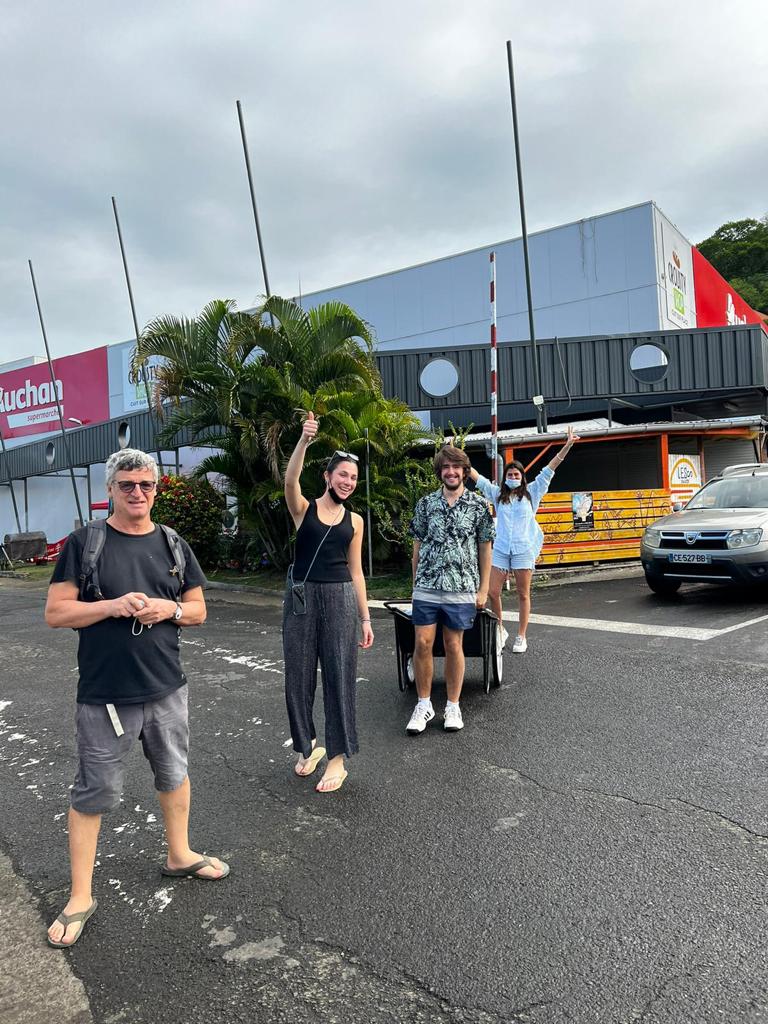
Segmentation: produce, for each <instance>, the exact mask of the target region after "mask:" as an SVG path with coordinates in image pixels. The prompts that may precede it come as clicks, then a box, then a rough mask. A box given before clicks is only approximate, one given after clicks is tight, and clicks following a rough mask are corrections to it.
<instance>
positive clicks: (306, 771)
mask: <svg viewBox="0 0 768 1024" xmlns="http://www.w3.org/2000/svg"><path fill="white" fill-rule="evenodd" d="M324 757H325V747H313V748H312V753H311V754H310V755H309V757H307V758H306V759H305V760H304V764H303V765H302V770H301V771H299V767H298V762H297V764H296V767H295V768H294V769H293V770H294V772H295V773H296V774H297V775H298V776H300V777H301V778H303V777H304V776H305V775H311V774H312V772H313V771H314V770H315V768H317V766H318V765H319V764H320V762H321V761H322V760H323V758H324Z"/></svg>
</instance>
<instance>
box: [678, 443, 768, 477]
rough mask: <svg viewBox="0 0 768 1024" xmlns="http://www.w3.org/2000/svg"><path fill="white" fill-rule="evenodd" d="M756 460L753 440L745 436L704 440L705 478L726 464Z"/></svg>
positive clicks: (713, 474) (715, 473)
mask: <svg viewBox="0 0 768 1024" xmlns="http://www.w3.org/2000/svg"><path fill="white" fill-rule="evenodd" d="M670 447H671V445H670ZM758 461H759V459H758V456H757V453H756V451H755V442H754V441H750V440H749V439H748V438H746V437H713V438H707V439H705V441H704V473H705V477H706V479H707V480H711V479H712V477H713V476H717V475H718V473H722V471H723V470H724V469H725V468H726V466H735V465H738V463H740V462H758Z"/></svg>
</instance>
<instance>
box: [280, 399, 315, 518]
mask: <svg viewBox="0 0 768 1024" xmlns="http://www.w3.org/2000/svg"><path fill="white" fill-rule="evenodd" d="M318 426H319V424H318V421H317V420H316V419H315V414H314V413H313V412H308V413H307V418H306V420H305V421H304V426H303V427H302V428H301V437H300V438H299V443H298V444H297V445H296V447H295V448H294V449H293V454H292V455H291V457H290V459H289V460H288V465H287V466H286V468H285V503H286V505H287V506H288V511H289V512H290V513H291V518H292V519H293V521H294V523H295V524H296V526H297V527H298V526H300V525H301V521H302V519H303V518H304V513H305V512H306V511H307V507H308V505H309V502H308V501H307V499H306V498H305V497H304V495H303V494H302V493H301V483H300V480H301V471H302V469H303V468H304V454H305V452H306V450H307V448H308V447H309V445H310V444H312V441H313V440H314V439H315V435H316V434H317V428H318Z"/></svg>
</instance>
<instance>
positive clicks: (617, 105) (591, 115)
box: [0, 0, 768, 362]
mask: <svg viewBox="0 0 768 1024" xmlns="http://www.w3.org/2000/svg"><path fill="white" fill-rule="evenodd" d="M508 38H511V39H512V41H513V46H514V48H515V62H516V78H517V86H518V110H519V114H520V123H521V135H522V145H523V158H524V163H525V191H526V206H527V213H528V225H529V230H536V229H541V228H545V227H549V226H552V225H556V224H560V223H564V222H566V221H571V220H577V219H579V218H581V217H586V216H590V215H592V214H596V213H603V212H607V211H609V210H612V209H617V208H620V207H623V206H627V205H631V204H634V203H638V202H643V201H646V200H648V199H654V200H655V201H656V202H657V203H658V204H659V206H660V207H661V208H662V210H664V212H665V213H666V214H667V215H668V216H669V217H670V218H671V220H673V221H674V222H675V223H676V224H677V225H678V227H679V228H680V229H681V230H682V232H683V234H684V235H686V236H687V237H688V238H689V239H691V241H694V242H696V241H700V240H701V239H702V238H704V237H706V236H707V235H708V234H710V233H711V231H712V230H713V229H714V228H716V227H717V226H718V225H720V224H721V223H723V222H724V221H726V220H734V219H738V218H741V217H750V216H751V217H759V216H762V215H764V214H765V213H766V212H767V211H768V188H766V182H767V181H768V131H766V127H767V125H768V116H767V115H768V99H766V97H768V48H767V47H766V39H768V4H766V2H765V0H734V3H732V4H730V5H728V6H727V7H726V6H724V5H723V4H722V0H676V2H675V3H667V4H660V3H658V2H654V3H650V2H646V0H632V2H631V3H621V2H619V3H617V2H616V0H610V2H603V0H581V2H580V3H578V4H576V3H573V2H572V0H540V2H538V3H533V2H531V0H527V2H524V0H475V2H474V3H467V0H440V2H437V0H409V2H405V0H323V2H322V3H319V2H318V0H290V2H287V0H273V2H267V0H247V2H246V0H243V2H240V0H218V2H217V3H215V4H214V3H211V2H210V0H205V2H202V0H184V2H176V3H174V2H170V0H165V2H162V3H157V0H153V2H147V0H133V2H132V3H130V4H118V3H116V2H114V0H113V2H107V3H105V2H104V0H92V2H83V0H67V2H66V3H62V2H61V0H40V2H36V0H4V2H3V4H2V14H1V15H0V69H1V70H0V85H1V88H0V111H1V113H2V143H1V146H0V362H2V361H5V360H10V359H16V358H20V357H22V356H27V355H33V354H42V352H43V346H42V341H41V338H40V333H39V324H38V321H37V314H36V310H35V306H34V297H33V293H32V288H31V284H30V278H29V271H28V267H27V262H26V261H27V259H29V258H31V259H32V261H33V263H34V267H35V273H36V276H37V280H38V285H39V288H40V292H41V298H42V302H43V311H44V314H45V319H46V326H47V328H48V334H49V339H50V342H51V347H52V349H53V355H54V356H56V355H63V354H66V353H69V352H76V351H79V350H82V349H86V348H93V347H95V346H97V345H101V344H107V343H112V342H116V341H122V340H126V339H128V338H130V337H131V336H132V333H133V332H132V327H131V319H130V310H129V306H128V300H127V295H126V291H125V284H124V280H123V277H122V268H121V264H120V256H119V250H118V247H117V240H116V235H115V228H114V222H113V220H112V210H111V205H110V196H111V195H113V194H114V195H115V196H116V197H117V200H118V203H119V209H120V216H121V221H122V227H123V234H124V237H125V243H126V247H127V250H128V258H129V263H130V267H131V273H132V278H133V285H134V291H135V295H136V301H137V306H138V315H139V321H140V324H141V325H143V324H144V323H145V322H146V321H148V320H149V319H151V318H152V317H153V316H156V315H159V314H162V313H177V314H181V313H184V314H194V313H195V312H196V311H198V310H199V309H200V308H201V307H202V306H203V305H204V304H205V303H206V302H207V301H208V300H210V299H211V298H214V297H227V298H233V299H235V300H236V301H237V302H238V304H239V305H240V306H241V307H246V306H249V305H251V304H253V303H254V302H255V301H256V300H257V298H258V296H259V295H260V294H262V293H263V290H264V286H263V281H262V277H261V271H260V266H259V261H258V252H257V248H256V241H255V233H254V228H253V220H252V216H251V212H250V205H249V199H248V192H247V182H246V177H245V169H244V161H243V154H242V149H241V143H240V135H239V130H238V126H237V116H236V110H235V101H236V100H237V99H240V100H241V101H242V103H243V106H244V111H245V117H246V125H247V130H248V137H249V143H250V148H251V159H252V163H253V168H254V175H255V180H256V193H257V200H258V204H259V213H260V217H261V223H262V232H263V236H264V242H265V248H266V256H267V262H268V271H269V276H270V283H271V286H272V290H273V291H274V292H277V293H279V294H283V295H288V296H291V295H296V294H297V293H298V292H299V289H300V288H301V290H302V291H303V292H304V293H306V292H309V291H311V290H315V289H318V288H321V287H327V286H330V285H334V284H340V283H343V282H345V281H351V280H355V279H357V278H360V277H367V276H370V275H372V274H376V273H381V272H384V271H387V270H391V269H396V268H398V267H402V266H405V265H408V264H411V263H417V262H421V261H426V260H430V259H433V258H436V257H440V256H444V255H447V254H449V253H452V252H457V251H460V250H463V249H469V248H474V247H476V246H482V245H486V244H489V243H491V242H495V241H499V240H501V239H505V238H512V237H515V236H517V235H519V233H520V219H519V209H518V203H517V191H516V182H515V176H514V155H513V148H512V130H511V115H510V104H509V88H508V79H507V68H506V52H505V41H506V40H507V39H508Z"/></svg>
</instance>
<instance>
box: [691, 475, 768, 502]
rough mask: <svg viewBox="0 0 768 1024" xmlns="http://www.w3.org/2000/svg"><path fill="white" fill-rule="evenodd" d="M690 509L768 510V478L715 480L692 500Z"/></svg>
mask: <svg viewBox="0 0 768 1024" xmlns="http://www.w3.org/2000/svg"><path fill="white" fill-rule="evenodd" d="M685 507H686V509H689V508H768V476H752V475H751V474H749V475H745V476H729V477H724V478H723V479H721V480H713V481H712V483H710V484H706V486H704V487H702V489H701V490H700V491H699V492H698V493H697V494H694V496H693V497H692V498H691V500H690V501H689V502H688V504H687V505H686V506H685Z"/></svg>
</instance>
